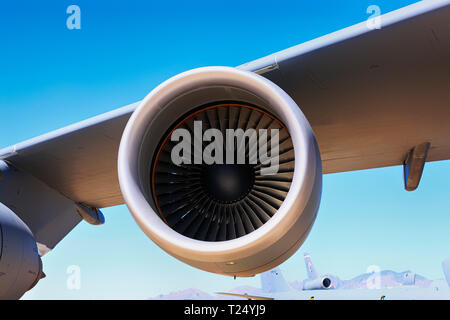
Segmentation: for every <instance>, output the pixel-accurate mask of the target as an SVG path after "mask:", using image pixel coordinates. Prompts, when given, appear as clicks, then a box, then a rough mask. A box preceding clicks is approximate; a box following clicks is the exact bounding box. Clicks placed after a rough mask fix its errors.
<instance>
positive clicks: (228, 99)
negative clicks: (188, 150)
mask: <svg viewBox="0 0 450 320" xmlns="http://www.w3.org/2000/svg"><path fill="white" fill-rule="evenodd" d="M195 121H203V122H202V123H203V126H204V127H203V128H204V129H205V128H209V129H217V130H219V131H220V132H222V133H223V134H224V135H225V134H226V130H227V129H236V130H237V129H242V130H246V129H248V128H254V129H255V130H256V131H257V132H259V130H260V129H268V128H278V129H279V132H280V134H279V142H280V143H279V168H278V171H277V172H276V173H274V174H271V175H264V174H263V173H262V170H261V168H262V165H248V166H246V165H229V164H220V165H205V164H198V165H195V164H194V163H192V164H186V165H176V164H174V163H173V161H172V162H170V161H171V160H173V159H171V156H172V153H171V152H173V145H174V142H173V141H172V138H171V134H172V133H173V132H174V130H176V129H181V128H183V129H185V130H186V132H189V131H191V132H194V131H195V130H196V129H193V127H194V126H195V125H196V123H195ZM203 137H204V136H203ZM193 140H195V141H192V146H193V148H194V150H195V148H197V149H198V148H203V147H204V145H205V144H206V143H205V141H203V143H202V142H200V143H199V144H196V143H198V141H197V140H198V139H197V140H196V138H195V137H194V138H193ZM259 147H260V146H259ZM227 148H228V146H227ZM225 149H226V148H224V150H225ZM248 149H249V150H248V151H247V152H248V156H249V158H251V155H250V154H251V153H252V152H253V153H254V154H256V153H255V152H256V151H255V150H256V149H255V150H253V151H252V147H251V146H250V147H248ZM171 150H172V151H171ZM228 150H229V149H226V150H225V151H228ZM233 150H234V149H233ZM236 150H237V149H236ZM271 150H274V149H271ZM193 152H194V151H193ZM271 154H272V153H271ZM188 156H192V155H188ZM118 175H119V182H120V188H121V191H122V194H123V197H124V199H125V202H126V204H127V206H128V208H129V210H130V211H131V213H132V215H133V217H134V219H135V220H136V222H137V223H138V225H139V226H140V228H141V229H142V230H143V231H144V232H145V233H146V235H147V236H148V237H149V238H151V239H152V240H153V241H154V242H155V243H156V244H157V245H158V246H160V247H161V248H162V249H164V250H165V251H166V252H168V253H169V254H171V255H172V256H174V257H176V258H177V259H179V260H181V261H183V262H185V263H187V264H189V265H191V266H194V267H196V268H199V269H202V270H206V271H209V272H214V273H219V274H225V275H233V276H253V275H255V274H257V273H261V272H264V271H267V270H270V269H272V268H274V267H276V266H277V265H279V264H280V263H282V262H283V261H285V260H286V259H288V258H289V257H290V256H291V255H292V254H294V253H295V252H296V251H297V249H298V248H299V247H300V245H301V244H302V243H303V242H304V240H305V239H306V237H307V235H308V233H309V232H310V230H311V227H312V225H313V222H314V220H315V218H316V214H317V211H318V208H319V203H320V197H321V188H322V167H321V159H320V153H319V150H318V146H317V143H316V139H315V137H314V134H313V131H312V129H311V126H310V125H309V123H308V121H307V120H306V118H305V116H304V115H303V113H302V112H301V110H300V108H299V107H298V106H297V104H296V103H295V102H294V101H293V100H292V99H291V98H290V97H289V96H288V95H287V94H286V93H285V92H284V91H283V90H282V89H281V88H279V87H278V86H277V85H275V84H274V83H272V82H271V81H269V80H267V79H265V78H263V77H261V76H259V75H257V74H254V73H250V72H246V71H242V70H237V69H234V68H229V67H207V68H200V69H194V70H191V71H188V72H185V73H182V74H179V75H177V76H175V77H173V78H171V79H169V80H167V81H166V82H164V83H162V84H161V85H159V86H158V87H157V88H155V89H154V90H153V91H152V92H150V94H148V96H147V97H146V98H145V99H144V100H143V101H142V102H141V104H140V105H139V107H138V108H137V109H136V110H135V112H134V113H133V115H132V116H131V118H130V119H129V121H128V123H127V125H126V128H125V130H124V133H123V136H122V140H121V143H120V149H119V157H118Z"/></svg>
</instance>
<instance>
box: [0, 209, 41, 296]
mask: <svg viewBox="0 0 450 320" xmlns="http://www.w3.org/2000/svg"><path fill="white" fill-rule="evenodd" d="M42 277H44V273H43V272H42V261H41V257H40V255H39V252H38V248H37V246H36V241H35V239H34V237H33V234H32V233H31V231H30V229H29V228H28V227H27V226H26V224H25V223H24V222H23V221H22V220H21V219H20V218H19V217H18V216H17V215H15V214H14V212H12V211H11V210H10V209H9V208H8V207H6V206H5V205H3V204H2V203H0V300H3V299H11V300H12V299H19V298H20V297H21V296H22V295H23V294H24V293H25V292H27V291H28V290H30V289H31V288H33V287H34V286H35V285H36V283H37V282H38V281H39V280H40V279H41V278H42Z"/></svg>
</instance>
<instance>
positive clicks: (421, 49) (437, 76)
mask: <svg viewBox="0 0 450 320" xmlns="http://www.w3.org/2000/svg"><path fill="white" fill-rule="evenodd" d="M381 26H382V28H381V29H380V30H377V29H375V30H370V29H369V28H368V27H367V25H366V22H363V23H361V24H358V25H355V26H352V27H349V28H346V29H343V30H340V31H338V32H335V33H332V34H329V35H326V36H324V37H321V38H318V39H315V40H312V41H309V42H306V43H303V44H300V45H298V46H295V47H292V48H290V49H287V50H284V51H281V52H278V53H275V54H272V55H270V56H267V57H265V58H261V59H259V60H256V61H253V62H250V63H247V64H245V65H242V66H239V67H238V68H240V69H244V70H248V71H253V72H256V73H259V74H261V75H263V76H264V77H267V78H268V79H270V80H272V81H273V82H275V83H276V84H278V85H279V86H280V87H281V88H283V89H284V90H285V91H286V92H287V93H288V94H290V95H291V97H293V99H294V100H295V101H296V102H297V104H298V105H299V106H300V108H301V109H302V111H303V112H304V114H305V115H306V117H307V118H308V120H309V121H310V123H311V125H312V127H313V130H314V132H315V134H316V137H317V140H318V143H319V147H320V150H321V155H322V161H323V169H324V172H325V173H334V172H344V171H351V170H361V169H368V168H377V167H385V166H393V165H400V164H402V163H403V161H404V159H405V156H406V155H407V153H408V152H409V150H411V148H413V147H414V146H416V145H418V144H420V143H423V142H430V143H431V148H430V150H429V153H428V161H435V160H444V159H449V158H450V125H448V124H449V123H450V1H449V0H445V1H421V2H418V3H416V4H413V5H411V6H408V7H405V8H402V9H400V10H397V11H393V12H391V13H388V14H385V15H383V16H381ZM137 105H138V103H135V104H132V105H129V106H126V107H123V108H121V109H117V110H115V111H112V112H109V113H106V114H103V115H100V116H98V117H95V118H92V119H89V120H86V121H83V122H80V123H77V124H74V125H72V126H69V127H66V128H63V129H60V130H57V131H54V132H51V133H48V134H45V135H43V136H40V137H37V138H34V139H31V140H28V141H25V142H22V143H19V144H17V145H14V146H11V147H8V148H5V149H3V150H0V158H1V159H4V160H7V161H9V162H10V163H12V164H14V165H15V166H17V167H19V168H20V169H22V170H25V171H27V172H29V173H31V174H32V175H34V176H35V177H37V178H38V179H40V180H41V181H43V182H45V183H46V184H47V185H49V186H50V187H52V188H53V189H55V190H57V191H59V192H60V193H62V194H63V195H65V196H66V197H67V198H69V199H72V200H74V201H76V202H81V203H84V204H87V205H90V206H93V207H96V208H102V207H109V206H113V205H118V204H121V203H123V199H122V196H121V193H120V189H119V183H118V179H117V151H118V147H119V143H120V138H121V134H122V131H123V129H124V127H125V124H126V122H127V120H128V118H129V117H130V115H131V113H132V112H133V110H134V109H135V108H136V106H137Z"/></svg>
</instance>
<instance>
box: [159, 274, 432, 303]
mask: <svg viewBox="0 0 450 320" xmlns="http://www.w3.org/2000/svg"><path fill="white" fill-rule="evenodd" d="M405 272H408V271H405ZM405 272H395V271H392V270H383V271H381V272H380V286H381V288H387V287H389V288H390V287H398V286H402V285H403V279H404V274H405ZM371 275H372V274H370V273H364V274H361V275H359V276H357V277H354V278H353V279H350V280H341V279H339V277H337V276H334V275H326V276H327V277H329V278H330V279H331V283H332V284H333V286H334V287H335V288H336V289H341V290H346V289H358V288H367V281H368V280H369V278H370V276H371ZM432 283H433V281H431V280H428V279H427V278H425V277H423V276H421V275H418V274H416V278H415V286H417V287H422V288H428V287H429V286H430V285H431V284H432ZM289 285H290V286H291V287H292V288H293V289H294V290H299V291H300V290H302V281H298V280H297V281H293V282H290V283H289ZM217 291H221V290H220V289H219V288H218V289H217ZM227 292H230V293H238V294H248V295H254V296H264V292H263V291H262V289H260V288H255V287H252V286H239V287H236V288H234V289H232V290H231V291H227ZM150 299H151V300H235V299H239V300H241V298H238V297H231V296H223V295H216V294H209V293H206V292H204V291H201V290H199V289H195V288H190V289H186V290H181V291H174V292H171V293H169V294H161V295H158V296H156V297H153V298H150Z"/></svg>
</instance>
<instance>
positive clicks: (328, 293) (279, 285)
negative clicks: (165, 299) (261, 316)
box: [218, 258, 450, 300]
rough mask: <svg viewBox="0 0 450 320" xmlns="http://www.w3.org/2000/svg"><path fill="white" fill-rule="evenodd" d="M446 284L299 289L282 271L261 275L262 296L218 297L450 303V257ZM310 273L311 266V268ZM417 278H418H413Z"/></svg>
mask: <svg viewBox="0 0 450 320" xmlns="http://www.w3.org/2000/svg"><path fill="white" fill-rule="evenodd" d="M442 269H443V271H444V275H445V278H446V280H447V283H445V281H443V282H442V281H434V282H433V283H432V284H431V285H430V286H429V287H428V288H421V287H417V286H415V285H414V282H413V281H412V282H411V281H409V277H410V276H411V273H406V274H408V280H406V281H405V282H404V283H403V286H400V287H393V288H376V287H374V288H367V289H335V290H328V289H324V288H317V289H322V290H309V289H308V290H303V291H299V290H295V289H293V288H292V287H291V286H289V284H288V283H287V282H286V280H285V279H284V277H283V275H282V274H281V270H280V269H279V268H275V269H273V270H270V271H267V272H265V273H262V274H261V288H262V291H263V294H262V295H260V296H256V295H248V294H238V293H229V292H218V294H221V295H226V296H233V297H238V298H244V299H249V300H450V258H449V259H447V260H445V261H444V262H443V263H442ZM307 270H308V266H307ZM412 278H414V277H412Z"/></svg>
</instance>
